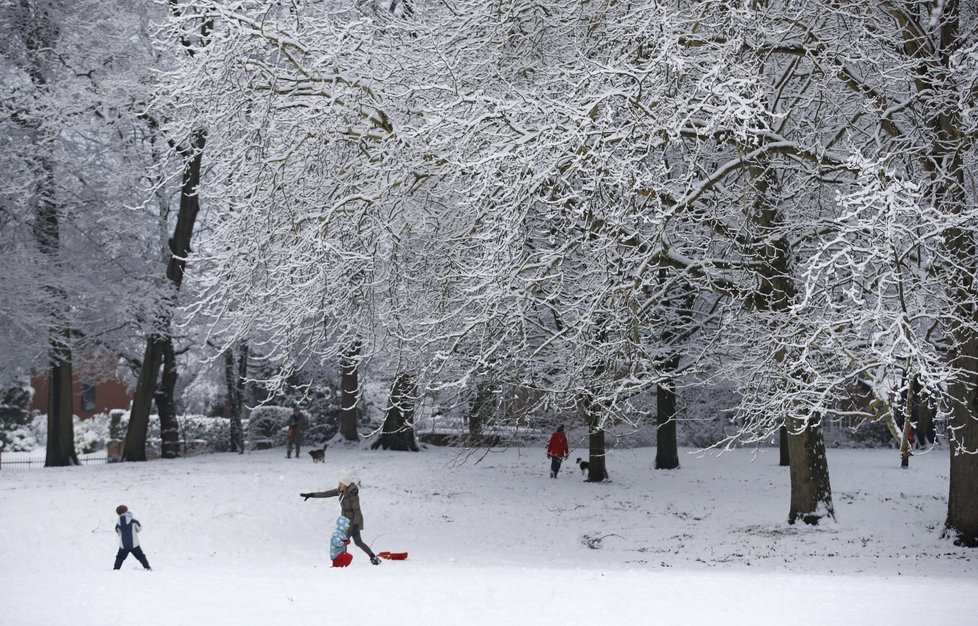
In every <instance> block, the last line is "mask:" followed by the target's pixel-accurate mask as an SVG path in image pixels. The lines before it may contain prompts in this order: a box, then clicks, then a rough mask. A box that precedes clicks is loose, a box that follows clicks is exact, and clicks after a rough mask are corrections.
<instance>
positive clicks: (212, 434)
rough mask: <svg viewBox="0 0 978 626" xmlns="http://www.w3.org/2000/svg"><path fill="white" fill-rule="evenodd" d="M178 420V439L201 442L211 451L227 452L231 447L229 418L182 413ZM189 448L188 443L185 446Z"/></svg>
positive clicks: (182, 441)
mask: <svg viewBox="0 0 978 626" xmlns="http://www.w3.org/2000/svg"><path fill="white" fill-rule="evenodd" d="M179 421H180V440H181V443H184V442H191V441H196V442H202V443H203V444H204V446H205V447H206V449H207V450H209V451H212V452H227V451H228V450H229V449H230V447H231V420H228V419H225V418H223V417H208V416H206V415H184V416H182V417H180V418H179ZM187 447H188V448H189V444H188V446H187Z"/></svg>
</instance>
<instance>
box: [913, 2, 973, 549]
mask: <svg viewBox="0 0 978 626" xmlns="http://www.w3.org/2000/svg"><path fill="white" fill-rule="evenodd" d="M960 11H961V7H960V3H959V2H957V1H956V0H948V2H946V3H944V6H943V12H942V14H941V16H940V48H939V50H940V55H939V61H940V65H939V67H937V71H938V75H936V76H934V77H933V78H934V79H935V84H943V85H944V88H945V92H944V95H946V96H948V97H950V98H954V97H956V96H957V92H958V89H959V88H958V86H957V85H955V84H953V82H952V78H951V77H953V76H954V72H953V70H952V68H951V67H950V65H951V53H952V52H953V51H955V50H957V49H959V48H960V47H961V46H963V44H964V43H965V41H964V40H965V38H964V37H962V36H961V33H960V19H961V16H960ZM937 81H940V83H938V82H937ZM930 86H931V83H926V84H923V85H922V86H921V88H922V89H927V88H929V87H930ZM963 127H964V124H963V121H962V119H961V111H960V109H959V108H957V107H953V106H942V107H941V108H940V109H939V112H938V114H937V115H936V117H935V123H934V130H935V131H936V135H937V142H936V145H935V146H934V149H933V150H932V155H928V156H930V157H931V159H929V160H928V161H927V162H926V163H933V164H941V165H942V166H943V168H942V169H936V168H935V170H934V172H933V175H934V179H935V181H934V182H935V187H936V189H937V195H938V200H937V204H938V207H939V208H940V209H941V212H942V213H944V214H946V215H949V216H953V217H954V218H959V217H960V215H961V213H962V211H963V209H964V207H965V206H966V204H967V195H966V193H965V177H964V159H963V157H962V154H963V152H964V150H965V149H966V145H967V143H968V142H969V141H970V138H968V137H966V136H964V133H962V130H961V129H962V128H963ZM952 222H953V223H954V224H955V226H954V227H952V228H949V229H947V231H945V233H944V241H945V245H946V246H947V250H948V252H949V253H950V255H951V257H952V261H951V276H950V280H949V281H948V283H949V285H950V286H951V289H952V294H953V296H954V300H955V307H954V314H953V315H952V316H951V317H950V320H949V322H948V327H949V330H950V335H951V338H952V348H951V350H950V351H949V353H948V357H949V359H950V362H951V364H952V365H953V366H954V367H955V368H956V369H957V376H956V377H955V378H954V380H953V381H952V382H951V384H949V385H948V396H949V405H950V419H949V421H948V429H947V430H948V443H949V446H948V447H949V448H950V454H951V471H950V481H949V485H948V498H947V520H946V521H945V523H944V530H945V533H944V534H945V535H946V536H949V537H952V538H953V539H954V540H955V543H958V544H960V545H965V546H970V547H978V305H976V303H975V293H976V291H975V290H976V289H978V284H976V283H975V276H976V275H978V242H976V241H975V233H974V232H973V231H972V230H970V229H969V228H967V227H963V228H962V227H960V226H958V225H957V224H958V223H959V220H952Z"/></svg>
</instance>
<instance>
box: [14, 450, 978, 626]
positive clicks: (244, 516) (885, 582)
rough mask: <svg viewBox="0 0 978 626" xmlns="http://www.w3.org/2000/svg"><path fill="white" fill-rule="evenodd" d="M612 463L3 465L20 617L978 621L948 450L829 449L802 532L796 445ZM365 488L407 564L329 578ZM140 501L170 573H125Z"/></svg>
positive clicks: (149, 541)
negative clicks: (795, 517)
mask: <svg viewBox="0 0 978 626" xmlns="http://www.w3.org/2000/svg"><path fill="white" fill-rule="evenodd" d="M654 453H655V451H654V450H653V449H649V448H636V449H622V450H615V451H613V452H612V453H611V454H610V455H609V467H610V468H611V469H610V472H611V473H612V476H613V479H612V480H611V481H606V482H604V483H601V484H591V483H587V482H584V481H583V480H582V476H581V473H580V471H579V470H578V469H577V468H576V467H573V466H572V467H566V466H565V468H564V469H562V470H561V473H560V474H559V476H558V478H557V479H556V480H551V479H550V478H549V477H548V476H547V469H548V468H549V464H548V462H547V460H546V458H545V456H544V451H543V449H542V447H527V448H522V449H508V450H496V451H492V452H489V453H484V452H476V453H473V454H472V455H470V456H462V457H460V456H459V454H458V452H457V451H455V450H452V449H446V448H430V449H427V450H424V451H422V452H420V453H417V454H404V453H392V452H382V451H365V450H361V449H358V448H355V447H349V448H343V447H340V448H337V449H336V450H332V449H331V450H329V451H328V452H327V457H326V462H325V463H323V464H314V463H312V462H311V461H310V460H309V458H308V457H306V458H301V459H299V460H296V459H291V460H289V459H286V458H284V454H283V453H282V450H281V449H277V450H269V451H264V452H257V453H249V454H245V455H237V454H224V455H205V456H200V457H195V458H190V459H178V460H173V461H162V460H161V461H153V462H149V463H144V464H111V465H91V466H85V467H80V468H73V469H50V470H39V469H34V470H26V469H23V470H4V471H3V473H2V475H0V491H2V493H0V536H2V537H3V541H2V542H0V564H2V566H0V588H2V589H4V601H3V622H4V623H5V624H11V625H21V624H23V625H37V624H61V623H65V621H66V620H67V621H70V623H72V624H77V625H79V626H81V625H84V624H105V623H109V622H111V621H113V619H112V618H113V616H120V615H122V616H127V619H129V620H130V621H134V622H139V623H142V624H148V625H151V624H160V625H163V624H200V623H210V624H232V623H233V624H272V623H290V624H315V623H324V622H327V623H328V622H329V621H331V620H339V619H343V620H352V621H354V622H356V623H358V624H421V623H424V624H439V625H440V624H445V625H448V624H458V623H466V624H486V625H489V624H500V623H511V624H528V625H536V624H539V625H545V624H553V623H555V622H560V623H572V624H573V623H578V624H580V623H587V622H592V621H602V622H605V623H609V624H657V623H674V624H691V625H707V624H715V623H718V622H723V623H729V624H751V625H756V624H763V625H767V624H770V625H772V626H773V625H776V624H797V625H804V624H811V625H829V624H838V625H844V624H859V623H867V624H887V625H890V626H900V625H904V624H906V625H910V624H922V623H923V624H934V625H938V624H942V625H948V626H954V625H958V624H968V623H970V622H971V621H972V620H973V619H974V611H975V605H974V598H975V597H976V594H978V563H976V562H975V560H974V554H973V551H971V550H969V549H967V548H959V547H955V546H954V545H953V544H951V543H950V542H949V541H946V540H942V539H941V538H940V528H941V525H942V520H943V514H944V512H945V509H946V501H945V499H946V497H945V494H944V491H945V484H946V480H947V469H948V463H947V454H946V451H943V450H935V451H933V452H932V453H929V454H926V455H918V456H915V457H914V461H913V466H912V468H911V469H910V470H909V471H907V470H901V469H900V468H899V467H898V465H897V464H896V463H894V458H895V457H894V451H892V450H888V451H883V450H832V451H830V454H829V464H830V466H831V469H832V471H833V476H834V477H835V481H834V485H833V486H834V488H835V489H834V495H835V497H836V501H837V503H838V504H837V508H838V511H837V515H838V519H837V521H836V522H835V523H833V524H830V525H827V526H821V527H808V526H804V525H796V526H789V525H788V524H787V523H786V522H785V508H786V502H787V495H788V489H787V469H786V468H783V467H779V466H778V463H777V454H776V450H772V449H770V448H769V449H760V450H748V449H744V450H736V451H733V452H730V453H727V454H724V455H721V456H719V457H718V456H716V455H715V454H702V453H696V452H695V451H693V450H685V449H684V450H683V451H682V459H681V460H682V466H681V468H680V469H677V470H671V471H666V472H655V471H654V470H653V469H652V458H653V457H654ZM343 472H353V473H354V474H355V475H357V476H359V479H360V481H361V483H362V487H361V496H360V499H361V506H362V509H363V514H364V522H365V530H364V533H363V535H364V539H365V540H366V542H367V543H368V544H369V545H370V546H371V547H372V548H373V550H374V551H382V550H390V551H407V552H408V553H409V556H408V559H407V560H405V561H384V562H383V563H382V564H381V565H378V566H372V565H371V564H370V563H369V561H368V560H367V559H366V557H365V556H364V554H363V553H361V552H360V551H359V550H357V549H355V548H353V546H351V550H352V553H353V555H354V558H353V562H352V564H351V565H350V566H349V567H348V568H345V569H341V568H332V567H330V562H329V558H328V554H327V542H328V539H329V533H330V532H331V531H332V528H333V522H334V520H335V518H336V516H337V515H338V514H339V506H338V505H337V503H336V500H335V499H332V500H330V499H321V500H309V501H304V500H303V499H302V498H300V497H299V495H298V494H299V493H300V492H303V491H308V490H320V489H327V488H331V487H334V486H335V483H336V480H337V477H338V476H340V475H341V473H343ZM121 503H125V504H127V505H128V506H129V507H130V509H131V510H132V511H133V512H134V514H135V515H136V517H137V518H138V519H139V521H140V522H141V523H142V525H143V532H142V533H141V542H142V545H143V548H144V550H145V553H146V555H147V557H148V559H149V561H150V563H151V565H152V567H153V571H151V572H143V571H142V568H141V567H140V566H139V565H138V563H136V562H135V561H134V559H133V558H131V557H130V558H129V560H128V561H127V562H126V563H125V564H124V565H123V568H122V570H121V571H112V569H111V567H112V559H113V557H114V555H115V549H116V547H117V545H118V541H117V539H116V535H115V532H114V531H113V526H114V524H115V521H116V516H115V514H114V511H115V507H116V506H117V505H118V504H121Z"/></svg>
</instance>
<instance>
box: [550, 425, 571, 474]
mask: <svg viewBox="0 0 978 626" xmlns="http://www.w3.org/2000/svg"><path fill="white" fill-rule="evenodd" d="M569 454H570V448H569V447H568V445H567V435H565V434H564V425H563V424H561V425H560V426H558V427H557V430H556V431H555V432H554V434H552V435H550V443H548V444H547V456H548V457H549V458H550V478H557V472H559V471H560V464H561V463H563V462H564V459H566V458H567V456H568V455H569Z"/></svg>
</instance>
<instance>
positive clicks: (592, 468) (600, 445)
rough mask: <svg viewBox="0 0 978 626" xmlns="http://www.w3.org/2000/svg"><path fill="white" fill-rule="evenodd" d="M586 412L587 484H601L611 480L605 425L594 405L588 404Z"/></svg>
mask: <svg viewBox="0 0 978 626" xmlns="http://www.w3.org/2000/svg"><path fill="white" fill-rule="evenodd" d="M586 410H587V443H588V472H587V482H589V483H599V482H601V481H603V480H605V479H607V478H609V476H608V468H607V466H606V465H605V459H606V454H605V445H604V425H603V424H602V423H601V413H600V411H599V410H598V409H597V408H596V407H595V406H594V405H593V404H592V403H588V405H587V409H586Z"/></svg>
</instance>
